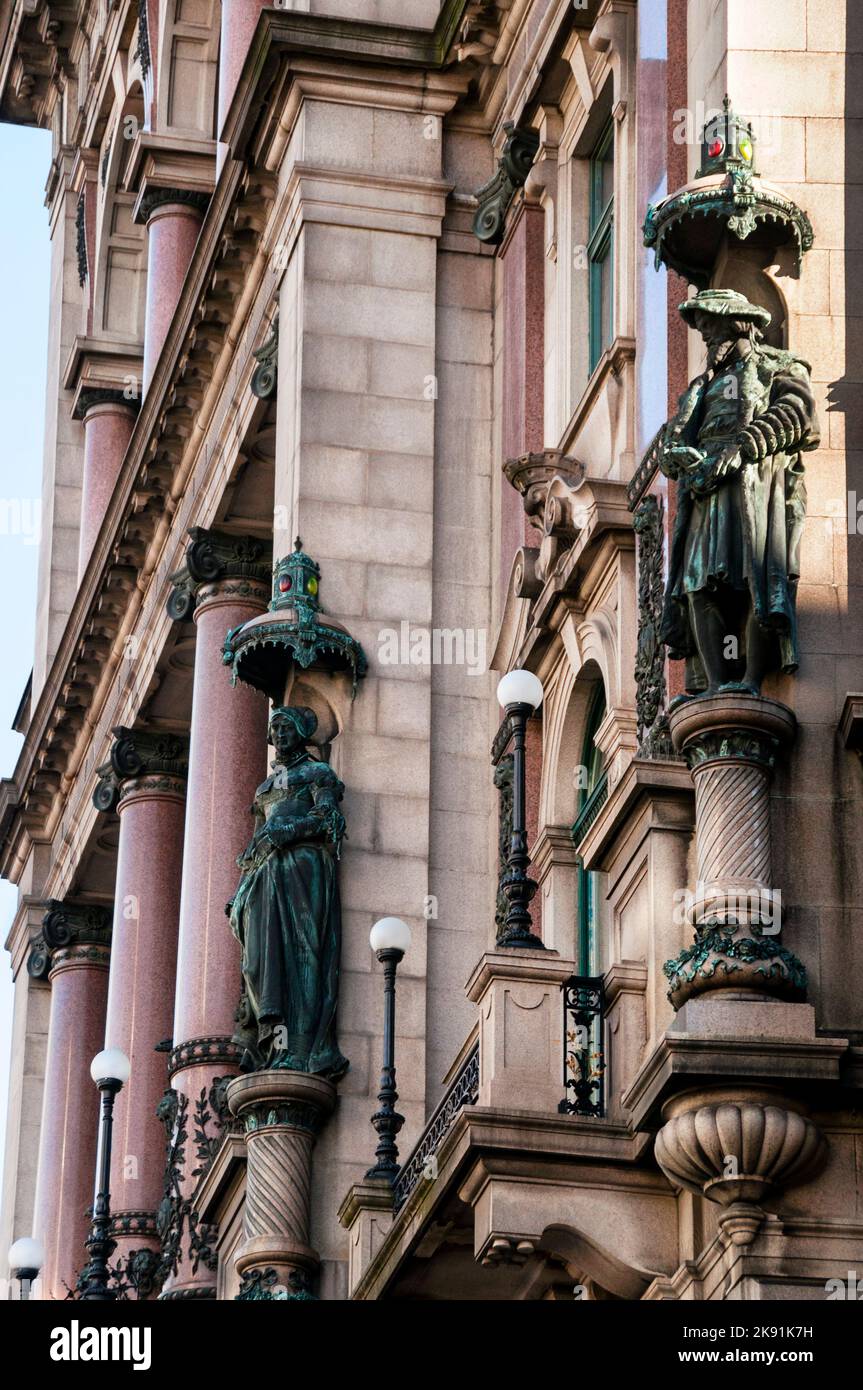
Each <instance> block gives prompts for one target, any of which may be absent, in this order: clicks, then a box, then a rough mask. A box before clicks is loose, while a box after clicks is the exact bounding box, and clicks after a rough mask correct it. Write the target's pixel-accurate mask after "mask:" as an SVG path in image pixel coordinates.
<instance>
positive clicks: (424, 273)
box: [0, 0, 863, 1300]
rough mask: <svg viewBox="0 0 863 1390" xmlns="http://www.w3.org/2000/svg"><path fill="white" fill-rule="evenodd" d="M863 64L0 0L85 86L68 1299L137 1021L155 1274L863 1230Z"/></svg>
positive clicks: (828, 1262)
mask: <svg viewBox="0 0 863 1390" xmlns="http://www.w3.org/2000/svg"><path fill="white" fill-rule="evenodd" d="M861 76H863V23H861V16H860V15H858V14H857V13H856V7H855V6H853V5H852V4H851V3H850V0H848V2H847V3H846V0H819V3H817V4H816V3H814V0H808V3H806V0H794V2H793V3H786V4H783V5H776V4H772V3H767V0H747V2H746V3H744V0H576V3H574V4H573V0H507V3H495V0H489V3H484V0H445V3H444V5H443V7H442V8H440V9H439V7H438V4H437V0H410V3H408V4H407V5H406V4H405V3H395V0H380V3H377V4H375V5H374V6H372V5H368V6H367V5H365V4H363V3H362V0H310V3H307V4H305V5H304V6H298V7H297V8H293V7H292V6H290V5H286V6H284V7H279V8H269V7H266V6H262V5H261V4H260V3H259V0H222V4H221V6H220V4H219V3H218V0H162V3H160V0H139V3H137V4H136V3H131V0H82V3H81V4H79V5H76V4H69V5H66V6H58V5H57V4H55V3H54V0H33V3H29V4H26V5H16V4H12V3H11V0H2V3H0V116H2V119H4V120H5V121H11V122H18V123H22V124H26V125H40V126H43V127H46V128H50V129H51V131H52V132H53V158H52V162H51V166H50V170H49V171H48V181H47V189H46V192H47V198H46V201H47V207H48V213H49V226H50V235H51V245H52V258H53V259H52V313H51V327H50V337H49V349H48V351H49V368H48V400H47V405H46V417H45V418H46V433H45V464H44V507H43V514H44V516H45V518H46V522H47V524H46V526H45V527H44V531H45V536H44V541H43V549H42V554H41V565H40V587H39V603H38V613H37V620H36V638H35V658H34V668H33V676H32V681H31V683H30V685H29V686H28V689H27V692H26V694H25V697H24V699H23V701H22V704H21V710H20V714H19V716H18V720H19V722H18V725H17V727H18V728H19V729H20V731H21V733H22V734H23V735H24V743H23V747H22V751H21V754H20V758H19V761H18V765H17V767H16V768H15V769H14V772H13V773H12V775H11V776H10V777H9V778H8V779H7V780H6V781H4V783H3V787H2V804H0V853H2V864H0V867H2V872H3V874H4V876H5V877H6V878H8V879H10V880H11V881H13V882H14V883H16V884H17V885H18V889H19V895H20V896H19V908H18V912H17V914H16V917H15V920H14V923H13V925H12V929H11V933H10V936H9V939H8V942H7V945H8V949H9V951H10V954H11V962H12V970H13V975H14V979H15V1016H14V1040H13V1059H12V1084H11V1088H10V1105H9V1114H8V1118H7V1128H6V1145H5V1176H4V1189H3V1217H2V1223H3V1225H2V1236H3V1240H4V1241H5V1246H4V1248H5V1247H6V1246H8V1245H9V1243H10V1242H11V1241H12V1240H13V1239H14V1238H17V1237H20V1236H25V1235H29V1234H31V1233H32V1234H35V1235H36V1236H37V1237H38V1238H39V1239H40V1240H41V1242H42V1243H43V1245H44V1247H45V1264H44V1267H43V1270H42V1275H41V1287H42V1293H43V1296H44V1297H48V1298H63V1297H65V1296H66V1294H67V1292H68V1291H69V1290H71V1289H74V1288H75V1286H76V1281H77V1280H78V1277H79V1275H80V1272H81V1269H82V1267H83V1265H84V1262H85V1258H86V1252H85V1238H86V1236H87V1232H88V1216H87V1214H86V1208H87V1206H88V1202H89V1201H90V1197H91V1193H92V1184H93V1175H94V1171H95V1163H96V1142H97V1124H98V1093H97V1091H96V1088H95V1087H94V1085H93V1083H92V1081H91V1080H90V1075H89V1066H90V1061H91V1058H92V1057H93V1055H94V1054H95V1053H96V1052H98V1051H99V1050H100V1049H101V1048H102V1047H103V1046H111V1047H118V1048H120V1049H122V1051H123V1052H125V1053H126V1054H127V1055H128V1057H129V1058H130V1061H131V1075H130V1078H129V1080H128V1082H127V1083H126V1085H125V1086H124V1087H123V1089H122V1090H121V1091H120V1093H119V1097H118V1100H117V1108H116V1112H115V1123H114V1148H113V1166H112V1169H111V1184H110V1187H111V1211H112V1223H113V1224H112V1234H113V1239H114V1241H115V1248H114V1250H113V1252H112V1254H111V1257H110V1263H111V1269H112V1275H111V1278H112V1281H113V1284H112V1286H113V1288H114V1290H115V1292H117V1293H121V1294H122V1295H123V1296H124V1297H129V1298H135V1297H137V1298H162V1299H177V1298H201V1299H233V1298H235V1297H238V1296H239V1297H243V1298H296V1299H303V1298H309V1297H316V1298H321V1299H326V1300H344V1299H348V1298H352V1299H365V1300H374V1299H390V1298H401V1299H424V1300H425V1299H447V1298H454V1297H455V1298H461V1299H502V1300H510V1299H524V1300H531V1299H549V1300H551V1299H563V1300H566V1299H569V1300H572V1299H574V1298H575V1299H578V1298H587V1299H610V1298H617V1299H625V1300H641V1299H645V1300H695V1299H707V1300H711V1299H712V1300H721V1299H741V1298H744V1299H771V1298H787V1297H795V1296H796V1297H803V1298H808V1299H818V1298H824V1297H826V1296H827V1293H826V1290H827V1288H828V1281H830V1280H837V1279H838V1280H843V1279H846V1278H847V1275H848V1271H850V1270H853V1269H854V1268H855V1266H856V1267H857V1268H860V1267H861V1262H863V1220H861V1215H860V1198H859V1189H860V1161H861V1160H860V1154H861V1151H863V1144H861V1140H863V1125H861V1120H860V1103H859V1087H860V1084H861V1080H863V1051H861V1047H863V1012H861V1004H860V1000H861V997H863V953H861V946H860V941H861V939H863V937H861V922H860V909H859V906H858V905H857V899H858V896H859V895H858V892H857V889H858V886H859V884H860V881H861V872H863V863H861V848H860V835H859V833H858V827H859V818H860V815H861V807H860V800H861V787H863V783H861V778H863V772H861V767H860V761H859V756H858V754H859V753H860V751H861V749H863V695H861V694H858V693H856V692H858V691H860V690H861V688H863V678H861V665H860V663H861V659H863V627H861V618H860V612H861V609H860V605H859V603H858V601H857V584H856V578H855V571H854V569H853V566H854V562H855V561H854V557H855V555H857V556H858V559H859V542H858V535H857V529H858V523H857V517H858V510H857V506H856V500H854V499H855V498H856V493H855V487H856V486H857V473H858V467H859V461H860V455H859V451H856V446H855V444H854V442H853V441H854V439H855V429H854V427H855V424H857V423H859V416H860V411H861V409H863V394H861V393H863V386H861V384H860V383H859V382H858V378H860V380H861V381H863V377H861V369H860V366H859V355H860V354H859V333H858V325H859V323H860V322H861V320H860V318H859V317H858V316H857V315H856V306H857V301H858V294H857V280H856V267H857V259H858V258H857V256H856V251H857V245H858V242H857V238H859V225H860V218H859V215H858V214H859V211H860V208H859V203H860V197H861V187H863V165H861V162H860V158H859V155H858V153H857V151H858V147H859V139H858V135H859V129H860V119H861V117H863V107H861V101H863V98H861V95H860V93H861V92H863V82H861V80H860V79H861ZM726 94H727V95H728V97H729V101H727V102H724V101H723V99H724V98H725V97H726ZM684 302H686V303H687V309H686V311H685V314H684V316H681V315H680V313H679V312H678V306H680V305H682V304H684ZM717 325H718V326H717ZM696 330H698V331H696ZM804 465H805V476H806V479H807V480H808V500H807V498H806V493H805V490H804V485H803V483H802V478H803V473H804ZM300 538H301V539H300ZM514 670H526V671H528V672H530V673H532V675H533V676H535V677H538V678H539V680H540V681H541V682H542V699H541V702H540V701H539V700H537V701H536V704H537V706H538V707H537V708H536V709H535V710H534V712H532V713H530V711H529V705H525V703H524V702H523V701H522V700H521V697H519V700H518V701H517V702H516V703H514V704H512V705H511V706H509V707H508V708H507V709H506V710H505V711H504V712H503V714H502V712H501V709H500V708H499V706H498V703H497V699H496V697H495V690H496V684H497V681H498V679H499V678H500V677H501V676H503V675H504V674H505V673H507V672H511V671H514ZM717 673H718V674H717ZM526 688H527V687H526ZM528 714H529V715H530V717H527V716H528ZM525 722H526V728H523V727H522V726H523V725H524V724H525ZM268 728H269V732H268ZM268 740H269V741H270V742H271V743H272V749H271V751H270V752H269V753H268ZM522 745H523V747H522ZM270 762H274V766H273V769H272V771H271V775H268V764H269V763H270ZM525 768H526V773H525ZM253 806H254V810H255V815H254V816H253V815H252V814H251V810H250V808H252V807H253ZM523 822H524V825H525V829H526V835H527V849H526V850H525V849H524V844H523V837H522V823H523ZM345 827H346V828H347V833H345ZM528 855H529V864H530V867H529V877H528V875H527V874H526V872H525V870H526V861H527V858H528ZM238 859H239V860H240V861H241V862H240V864H239V865H238ZM226 904H227V905H228V908H227V910H226ZM526 910H527V911H529V913H530V918H531V922H530V924H529V928H526V927H525V913H526ZM387 916H395V917H398V918H400V919H402V920H403V921H404V922H407V923H408V925H409V926H410V928H411V929H412V941H411V944H410V948H409V949H408V950H407V951H406V952H405V953H404V958H403V960H401V962H400V964H399V969H398V972H397V983H396V996H397V1008H396V1012H395V1026H394V1033H393V1035H392V1036H393V1039H394V1049H395V1064H396V1084H397V1086H398V1093H399V1094H398V1101H397V1106H398V1113H397V1114H396V1115H394V1110H393V1107H394V1104H395V1101H394V1098H393V1096H392V1087H391V1084H390V1083H391V1081H392V1077H391V1075H390V1074H389V1072H388V1070H387V1068H386V1067H385V1069H384V1075H383V1078H382V1079H381V1073H380V1063H381V1057H382V1055H383V1051H384V1047H385V1041H386V1039H385V1034H388V1033H389V1028H388V1027H385V1007H384V999H385V992H384V984H385V981H386V982H387V983H388V987H391V985H392V979H393V975H394V974H395V965H396V963H397V957H398V951H396V952H395V953H394V954H393V952H392V951H390V952H389V953H388V952H387V950H386V949H381V950H380V951H378V953H377V955H378V956H379V957H380V959H376V954H375V953H374V952H373V951H372V950H371V948H370V945H369V929H370V927H371V926H372V924H373V923H374V922H375V921H376V919H379V918H383V917H387ZM345 1062H348V1063H349V1066H347V1067H346V1066H345V1065H344V1063H345ZM379 1090H380V1097H379ZM376 1112H377V1113H376ZM373 1114H374V1115H375V1128H373V1127H372V1124H371V1119H372V1116H373ZM400 1120H401V1121H402V1123H401V1124H399V1121H400ZM376 1130H377V1131H378V1134H376V1132H375V1131H376ZM396 1135H397V1142H398V1146H399V1150H400V1158H399V1160H398V1162H397V1164H394V1163H393V1161H392V1140H393V1138H394V1137H395V1136H396ZM376 1145H378V1158H379V1163H378V1165H377V1166H376V1168H375V1172H376V1176H370V1170H372V1168H373V1165H374V1163H375V1148H376ZM381 1165H383V1166H381ZM382 1173H383V1176H382V1175H381V1174H382ZM855 1194H857V1195H856V1196H855Z"/></svg>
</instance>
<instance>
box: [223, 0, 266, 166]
mask: <svg viewBox="0 0 863 1390" xmlns="http://www.w3.org/2000/svg"><path fill="white" fill-rule="evenodd" d="M266 4H267V0H222V27H221V32H220V35H219V101H218V112H217V119H216V138H217V139H218V138H219V136H220V135H221V133H222V126H223V125H224V124H225V117H226V116H227V114H228V107H229V106H230V105H231V100H232V98H233V95H234V92H235V91H236V90H237V81H238V79H239V76H240V73H241V71H242V68H243V63H244V62H245V61H246V56H247V54H248V52H249V46H250V44H251V42H252V35H253V34H254V32H255V28H256V26H257V23H258V15H259V14H260V13H261V10H262V9H264V7H265V6H266ZM227 157H228V146H227V145H223V144H222V143H221V142H220V143H219V145H218V146H217V149H216V177H217V178H218V176H219V174H220V173H221V171H222V166H223V164H224V162H225V160H226V159H227Z"/></svg>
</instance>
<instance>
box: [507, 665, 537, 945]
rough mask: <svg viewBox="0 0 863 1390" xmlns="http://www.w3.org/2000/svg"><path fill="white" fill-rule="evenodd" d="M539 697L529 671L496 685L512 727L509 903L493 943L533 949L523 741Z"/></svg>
mask: <svg viewBox="0 0 863 1390" xmlns="http://www.w3.org/2000/svg"><path fill="white" fill-rule="evenodd" d="M542 697H543V689H542V682H541V681H540V680H539V679H538V678H537V677H536V676H535V675H534V674H533V672H532V671H510V672H509V673H508V674H507V675H505V676H504V677H503V679H502V680H501V681H500V682H499V684H498V687H497V698H498V700H499V702H500V703H501V705H503V707H504V712H505V714H506V717H507V719H508V720H509V724H510V728H511V729H512V838H511V839H510V843H509V855H508V857H507V861H506V873H505V874H504V876H503V878H502V879H501V884H500V886H501V888H502V890H503V893H504V896H505V897H506V900H507V902H508V903H509V911H508V912H507V914H506V920H505V922H504V929H503V933H502V935H501V936H500V938H499V940H498V943H497V944H498V946H501V947H520V948H522V949H525V948H527V949H529V950H533V951H543V950H544V949H545V947H544V946H543V944H542V942H541V941H540V939H539V937H538V936H534V934H533V932H532V931H531V929H530V928H531V925H532V921H531V915H530V911H529V909H528V904H529V902H530V900H531V898H532V897H533V895H534V893H535V892H536V888H537V885H536V882H535V880H534V879H532V878H528V876H527V866H528V864H529V862H530V859H529V856H528V852H527V826H526V825H525V787H524V781H525V768H524V743H525V731H526V729H527V721H528V719H529V718H530V716H531V715H532V714H533V712H534V710H535V709H538V708H539V706H540V705H541V704H542Z"/></svg>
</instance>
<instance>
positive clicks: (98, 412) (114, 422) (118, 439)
mask: <svg viewBox="0 0 863 1390" xmlns="http://www.w3.org/2000/svg"><path fill="white" fill-rule="evenodd" d="M93 394H94V395H96V396H97V397H98V396H99V395H101V396H102V397H109V398H108V399H101V400H100V399H97V400H96V401H95V402H94V403H92V404H88V403H87V396H86V393H82V395H83V400H82V402H81V404H82V405H83V408H84V416H83V419H84V473H83V477H82V480H81V527H80V531H79V534H78V582H79V584H80V582H81V576H82V575H83V573H84V571H85V569H86V568H87V562H88V560H89V559H90V555H91V553H92V550H93V546H94V545H95V543H96V537H97V536H98V534H99V529H100V527H101V525H102V522H103V521H104V519H105V513H106V512H107V510H108V505H109V503H110V501H111V497H112V496H113V493H114V485H115V483H116V481H117V478H118V476H119V473H120V469H121V467H122V465H123V459H124V458H125V456H126V448H127V446H128V443H129V439H130V437H131V434H132V427H133V425H134V423H135V413H136V412H135V407H134V406H133V405H131V404H129V403H127V402H125V401H124V400H123V395H122V392H116V393H111V392H101V393H93ZM111 397H113V398H111Z"/></svg>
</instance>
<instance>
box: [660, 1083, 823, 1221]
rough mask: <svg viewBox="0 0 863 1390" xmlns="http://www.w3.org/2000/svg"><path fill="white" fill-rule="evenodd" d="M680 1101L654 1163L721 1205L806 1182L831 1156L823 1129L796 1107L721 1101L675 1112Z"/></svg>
mask: <svg viewBox="0 0 863 1390" xmlns="http://www.w3.org/2000/svg"><path fill="white" fill-rule="evenodd" d="M682 1099H683V1098H679V1100H678V1102H676V1103H672V1105H671V1107H669V1108H670V1110H671V1111H672V1113H671V1114H670V1116H669V1118H668V1120H667V1122H666V1124H665V1125H664V1126H663V1128H662V1129H661V1130H660V1131H659V1133H658V1134H657V1136H656V1150H655V1152H656V1161H657V1163H658V1164H659V1166H660V1168H661V1169H662V1171H663V1173H665V1175H666V1177H667V1178H669V1179H670V1181H671V1182H673V1183H675V1184H677V1185H678V1186H680V1187H685V1188H687V1189H688V1190H689V1191H691V1192H699V1193H702V1194H703V1195H704V1196H705V1197H708V1198H709V1199H710V1200H711V1201H713V1202H718V1203H719V1204H720V1205H721V1206H730V1205H731V1203H732V1202H741V1201H742V1202H759V1201H761V1200H762V1198H763V1197H764V1196H765V1195H766V1194H767V1193H768V1192H769V1191H770V1190H771V1189H773V1188H781V1187H786V1186H788V1185H789V1184H791V1183H794V1182H801V1181H803V1180H804V1179H805V1178H807V1177H809V1176H810V1175H811V1174H812V1173H813V1172H814V1171H815V1170H816V1168H817V1167H818V1166H819V1165H820V1163H821V1162H822V1161H823V1158H824V1157H825V1155H826V1150H827V1145H826V1141H825V1140H824V1137H823V1135H822V1134H821V1132H820V1130H819V1129H818V1128H817V1126H816V1125H814V1124H813V1122H812V1121H811V1120H810V1119H809V1118H808V1117H807V1116H806V1115H804V1114H801V1113H800V1111H798V1110H796V1109H790V1108H788V1107H786V1106H784V1105H781V1104H774V1103H771V1102H765V1101H755V1100H752V1101H748V1100H747V1101H735V1100H720V1101H717V1102H714V1103H701V1104H699V1103H697V1102H695V1103H692V1104H690V1105H689V1106H688V1107H687V1106H686V1102H685V1101H684V1103H683V1106H682V1107H681V1108H680V1109H679V1110H678V1109H677V1107H678V1105H680V1101H681V1100H682ZM675 1111H677V1113H674V1112H675Z"/></svg>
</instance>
